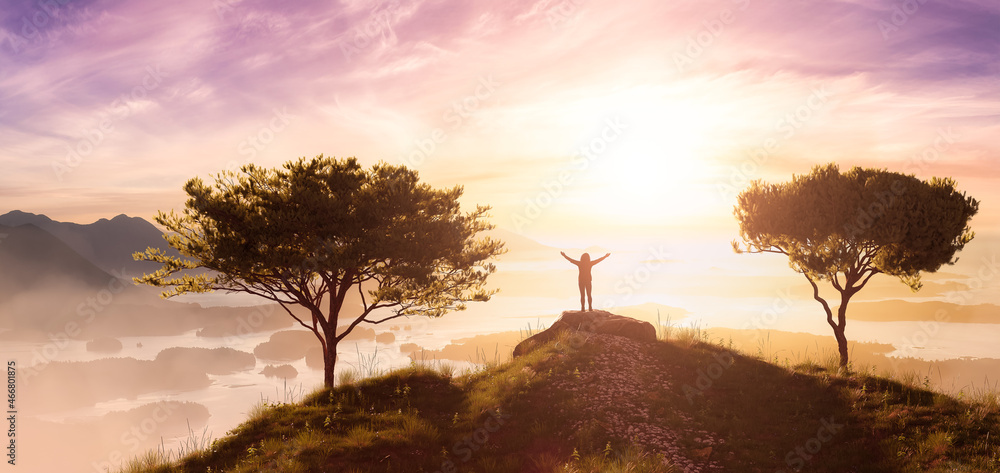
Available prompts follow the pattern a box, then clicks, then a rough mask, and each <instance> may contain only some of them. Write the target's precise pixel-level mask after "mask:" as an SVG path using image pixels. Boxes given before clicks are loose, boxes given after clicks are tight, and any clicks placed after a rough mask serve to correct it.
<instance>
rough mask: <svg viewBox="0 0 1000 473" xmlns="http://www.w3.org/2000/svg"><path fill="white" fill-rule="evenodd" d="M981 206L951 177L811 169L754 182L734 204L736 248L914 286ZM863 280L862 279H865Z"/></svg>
mask: <svg viewBox="0 0 1000 473" xmlns="http://www.w3.org/2000/svg"><path fill="white" fill-rule="evenodd" d="M978 209H979V203H978V202H977V201H976V200H975V199H973V198H971V197H967V196H966V195H965V194H964V193H960V192H959V191H958V190H956V189H955V181H953V180H952V179H949V178H945V179H938V178H933V179H931V180H930V181H921V180H919V179H917V178H916V177H914V176H912V175H903V174H900V173H895V172H890V171H886V170H878V169H863V168H858V167H855V168H852V169H851V170H850V171H848V172H846V173H843V174H842V173H840V171H839V168H838V167H837V165H835V164H828V165H826V166H817V167H815V168H813V170H812V172H811V173H809V174H807V175H800V176H795V177H793V179H792V181H791V182H787V183H783V184H765V183H763V182H760V181H755V182H754V183H752V184H751V186H750V187H749V188H747V189H746V190H744V191H743V192H742V193H740V195H739V197H738V204H737V206H736V209H735V214H736V219H737V220H738V221H739V223H740V236H741V237H742V239H743V245H742V246H741V245H740V244H739V243H736V242H734V247H735V248H736V249H737V251H749V252H776V253H782V254H786V255H788V261H789V264H790V265H791V267H792V268H793V269H795V270H796V271H798V272H800V273H803V274H805V275H806V276H807V277H811V278H814V279H817V280H829V281H833V282H838V281H839V279H838V273H843V274H845V275H846V276H851V275H853V276H854V279H856V280H857V281H861V279H860V278H862V277H870V276H871V275H873V274H877V273H885V274H888V275H892V276H896V277H899V278H900V279H901V280H902V281H903V282H904V283H906V284H907V285H909V286H910V287H911V288H913V289H914V290H916V289H919V287H920V272H921V271H930V272H934V271H937V270H938V269H939V268H940V267H941V266H942V265H944V264H951V263H953V262H954V255H955V253H956V252H957V251H959V250H961V249H962V248H963V247H964V246H965V245H966V244H967V243H968V242H969V241H971V240H972V238H973V236H974V234H973V232H972V231H971V229H970V228H969V226H968V222H969V220H970V219H971V218H972V216H973V215H975V214H976V212H977V211H978ZM865 281H866V280H865Z"/></svg>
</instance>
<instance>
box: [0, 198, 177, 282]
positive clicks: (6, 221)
mask: <svg viewBox="0 0 1000 473" xmlns="http://www.w3.org/2000/svg"><path fill="white" fill-rule="evenodd" d="M0 225H4V226H7V227H17V226H20V225H33V226H35V227H38V228H40V229H42V230H45V231H46V232H48V233H50V234H52V235H53V236H55V237H56V238H58V239H59V240H61V241H62V242H63V243H65V244H66V245H67V246H69V247H70V248H72V249H73V250H74V251H75V252H77V253H79V254H80V255H81V256H83V257H84V258H86V259H87V260H89V261H90V262H91V263H93V264H94V265H95V266H97V267H98V268H100V269H102V270H104V271H106V272H109V273H113V272H117V273H119V274H121V273H124V274H129V275H138V274H141V273H147V272H153V271H155V270H156V269H157V268H158V266H159V265H157V264H155V263H149V262H144V261H134V260H133V259H132V253H134V252H136V251H144V250H145V249H146V248H148V247H150V246H152V247H156V248H161V249H164V250H168V248H169V247H168V245H167V243H166V241H165V240H164V239H163V232H161V231H160V230H159V229H158V228H156V227H155V226H153V224H151V223H149V222H148V221H146V220H144V219H142V218H140V217H129V216H127V215H124V214H122V215H118V216H117V217H114V218H112V219H111V220H108V219H106V218H102V219H100V220H98V221H96V222H94V223H90V224H86V225H83V224H78V223H70V222H58V221H55V220H52V219H51V218H49V217H47V216H45V215H38V214H33V213H28V212H22V211H20V210H14V211H12V212H8V213H6V214H4V215H0ZM167 253H168V254H171V255H173V256H178V255H179V254H178V253H177V252H176V251H175V250H173V249H169V250H168V251H167Z"/></svg>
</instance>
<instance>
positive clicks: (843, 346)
mask: <svg viewBox="0 0 1000 473" xmlns="http://www.w3.org/2000/svg"><path fill="white" fill-rule="evenodd" d="M833 335H834V337H836V338H837V348H838V349H839V350H840V367H841V368H847V361H848V359H847V336H845V335H844V327H843V326H841V327H834V328H833Z"/></svg>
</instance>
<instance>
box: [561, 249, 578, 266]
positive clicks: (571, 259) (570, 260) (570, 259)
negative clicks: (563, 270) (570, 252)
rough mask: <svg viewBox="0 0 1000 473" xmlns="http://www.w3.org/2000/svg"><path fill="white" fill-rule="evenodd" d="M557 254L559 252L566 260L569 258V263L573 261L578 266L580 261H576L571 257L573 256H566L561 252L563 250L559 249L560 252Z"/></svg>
mask: <svg viewBox="0 0 1000 473" xmlns="http://www.w3.org/2000/svg"><path fill="white" fill-rule="evenodd" d="M559 254H561V255H562V256H563V258H566V259H567V260H569V262H570V263H573V264H575V265H577V266H579V265H580V262H579V261H577V260H575V259H573V258H570V257H569V256H566V253H565V252H563V251H560V252H559Z"/></svg>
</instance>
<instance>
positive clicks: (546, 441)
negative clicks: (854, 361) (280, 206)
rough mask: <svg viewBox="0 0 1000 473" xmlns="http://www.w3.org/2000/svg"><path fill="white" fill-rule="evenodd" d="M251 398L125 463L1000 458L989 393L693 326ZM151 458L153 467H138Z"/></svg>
mask: <svg viewBox="0 0 1000 473" xmlns="http://www.w3.org/2000/svg"><path fill="white" fill-rule="evenodd" d="M342 381H344V382H343V383H342V384H341V385H340V386H338V387H337V388H335V389H333V390H324V391H320V392H317V393H314V394H313V395H312V396H310V397H309V398H308V399H306V400H305V401H304V402H302V403H301V404H295V405H272V406H264V407H261V408H259V409H256V410H255V411H254V412H253V413H252V414H251V418H250V419H249V420H248V421H246V422H245V423H244V424H242V425H241V426H240V427H238V428H236V429H234V430H233V431H232V432H230V433H229V434H228V435H227V436H226V437H224V438H222V439H219V440H217V441H215V442H214V443H212V445H211V447H210V448H208V449H207V450H205V451H202V452H199V453H196V454H194V455H190V456H188V457H186V458H185V459H183V460H182V461H180V462H178V463H174V464H169V465H164V464H162V463H161V464H160V466H152V464H154V463H156V462H157V461H162V460H163V459H162V458H159V459H158V458H157V455H149V456H147V457H146V458H145V461H141V462H136V463H135V464H134V465H132V466H133V468H131V469H130V470H129V471H151V472H152V471H155V472H182V471H183V472H205V471H212V472H219V471H227V472H228V471H234V472H249V471H275V472H276V471H309V472H383V471H384V472H420V471H424V472H437V471H441V472H444V471H462V472H467V471H477V472H491V473H492V472H556V471H560V472H591V471H592V472H598V471H602V472H603V471H636V472H680V471H703V472H709V471H738V472H768V473H773V472H775V471H797V470H802V471H817V472H897V471H898V472H902V471H970V472H971V471H997V468H998V467H1000V462H998V458H1000V457H998V455H1000V447H998V444H997V441H996V440H995V437H996V436H995V435H992V434H995V433H997V432H998V428H1000V417H998V412H1000V411H998V406H997V402H996V397H995V396H993V395H990V396H983V399H984V401H980V402H974V403H970V402H967V401H960V400H957V399H954V398H950V397H947V396H944V395H940V394H935V393H931V392H929V391H926V390H923V389H920V388H919V387H912V386H907V385H903V384H900V383H898V382H895V381H892V380H889V379H885V378H880V377H875V376H871V375H867V374H854V375H851V376H845V377H840V376H832V375H829V374H827V373H826V372H825V371H824V370H823V368H821V367H818V366H816V365H802V366H799V367H796V368H786V367H780V366H775V365H772V364H769V363H766V362H764V361H761V360H758V359H756V358H752V357H747V356H744V355H740V354H737V353H733V352H731V351H730V350H727V349H725V348H723V347H720V346H716V345H711V344H707V343H704V342H703V341H701V340H699V339H698V338H697V336H690V335H682V336H681V337H680V338H679V339H674V340H671V341H659V342H655V343H638V342H634V341H632V340H628V339H625V338H621V337H618V336H615V335H601V334H583V336H582V337H581V336H580V334H576V335H568V334H565V333H564V334H563V335H561V336H560V337H558V339H557V340H555V341H553V342H550V343H548V344H546V345H543V346H541V347H539V348H537V349H535V350H534V351H532V352H530V353H528V354H527V355H525V356H522V357H520V358H516V359H514V360H513V361H511V362H508V363H504V364H500V365H492V366H487V367H485V368H483V369H481V370H479V371H477V372H475V373H471V374H466V375H462V376H452V375H451V374H450V372H449V371H448V370H447V369H444V370H441V369H437V370H434V369H429V368H425V367H420V366H417V365H414V366H412V367H411V368H409V369H403V370H399V371H395V372H392V373H389V374H386V375H383V376H380V377H377V378H372V379H366V380H362V381H352V380H350V379H343V380H342ZM143 463H145V464H146V466H142V464H143Z"/></svg>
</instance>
